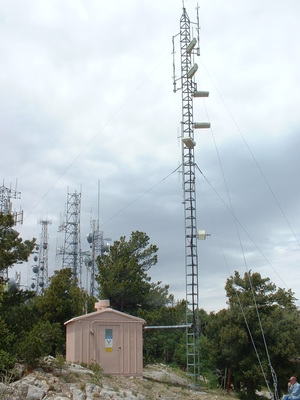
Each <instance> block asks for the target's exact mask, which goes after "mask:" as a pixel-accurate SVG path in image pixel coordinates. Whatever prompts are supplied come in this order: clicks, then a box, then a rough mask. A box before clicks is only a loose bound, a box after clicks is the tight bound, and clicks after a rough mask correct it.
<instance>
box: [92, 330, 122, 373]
mask: <svg viewBox="0 0 300 400" xmlns="http://www.w3.org/2000/svg"><path fill="white" fill-rule="evenodd" d="M97 332H98V340H97V350H98V351H97V355H98V357H97V358H98V359H97V362H98V364H99V365H100V366H101V368H102V369H103V372H104V373H107V374H119V373H120V360H121V351H122V349H121V346H120V325H99V326H98V329H97Z"/></svg>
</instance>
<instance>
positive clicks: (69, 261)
mask: <svg viewBox="0 0 300 400" xmlns="http://www.w3.org/2000/svg"><path fill="white" fill-rule="evenodd" d="M80 206H81V193H77V192H76V191H75V193H69V192H68V196H67V210H66V219H65V222H64V223H62V224H61V225H60V227H59V232H62V231H63V232H64V234H65V239H64V246H63V248H61V249H58V251H57V253H58V254H61V255H62V268H71V269H72V272H73V280H74V281H75V280H76V279H78V284H79V286H80V287H81V279H82V263H81V238H80Z"/></svg>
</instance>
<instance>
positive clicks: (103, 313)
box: [65, 308, 146, 325]
mask: <svg viewBox="0 0 300 400" xmlns="http://www.w3.org/2000/svg"><path fill="white" fill-rule="evenodd" d="M112 318H116V320H117V321H118V322H119V321H123V320H127V321H128V322H139V323H141V324H143V325H145V324H146V321H145V320H144V319H142V318H138V317H134V316H133V315H129V314H126V313H123V312H121V311H117V310H113V309H112V308H105V309H104V310H99V311H95V312H92V313H89V314H85V315H80V316H79V317H75V318H72V319H70V320H69V321H66V322H65V325H67V324H69V323H71V322H75V321H81V320H85V319H93V320H95V319H99V320H106V319H110V320H111V319H112Z"/></svg>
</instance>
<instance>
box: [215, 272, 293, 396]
mask: <svg viewBox="0 0 300 400" xmlns="http://www.w3.org/2000/svg"><path fill="white" fill-rule="evenodd" d="M225 289H226V293H227V297H228V304H229V308H228V309H227V310H221V311H220V312H219V313H217V314H215V315H214V316H212V319H211V321H210V322H209V324H208V327H207V332H208V339H209V341H210V347H211V354H212V356H213V357H214V361H215V363H216V365H217V367H218V368H219V369H222V370H225V368H226V369H227V371H229V372H230V374H232V382H233V384H234V385H235V387H236V388H238V389H239V388H241V389H245V390H247V397H248V398H253V397H255V390H257V389H259V388H260V387H261V385H264V384H266V382H265V380H264V375H265V376H266V378H267V380H268V381H269V382H272V375H271V371H270V368H269V367H270V363H271V365H272V367H273V368H274V369H275V371H276V372H277V375H278V377H279V386H281V385H284V386H285V383H283V381H282V379H283V380H284V381H286V375H287V371H290V372H292V371H294V370H293V368H294V367H293V365H292V364H291V362H290V359H291V357H293V356H295V354H299V353H300V345H299V343H298V341H296V340H295V338H296V337H299V334H300V323H299V322H300V321H299V314H298V311H297V308H296V306H295V304H294V301H295V299H294V297H293V293H292V292H291V291H290V290H288V291H285V290H284V289H281V288H279V289H278V290H277V288H276V285H274V284H273V283H271V282H270V280H269V278H262V277H261V276H260V274H259V273H253V274H252V273H251V272H249V273H245V275H244V277H241V276H240V275H239V273H238V272H235V274H234V276H231V277H230V278H229V279H227V282H226V286H225ZM257 354H258V357H259V360H260V363H259V361H258V357H257ZM269 361H270V362H269Z"/></svg>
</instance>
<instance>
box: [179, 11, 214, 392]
mask: <svg viewBox="0 0 300 400" xmlns="http://www.w3.org/2000/svg"><path fill="white" fill-rule="evenodd" d="M198 21H199V18H198V16H197V23H196V27H197V32H199V24H198ZM176 36H177V35H176ZM176 36H174V37H173V56H174V58H173V72H174V82H173V88H174V89H173V90H174V92H176V91H177V88H176V82H177V79H176V75H175V68H174V65H175V50H174V38H175V37H176ZM179 36H180V55H181V75H180V78H178V80H179V79H180V82H181V93H182V121H181V151H182V189H183V203H184V219H185V271H186V325H187V328H186V329H187V330H186V348H187V375H188V384H190V383H191V382H192V385H193V387H194V388H195V389H196V388H198V387H200V354H199V329H200V328H199V304H198V303H199V289H198V254H197V239H199V238H205V237H206V235H205V234H204V235H202V236H199V235H198V232H197V221H196V189H195V165H196V163H195V156H194V147H195V145H196V143H195V140H194V130H195V129H201V128H209V127H210V124H209V123H199V122H194V115H193V101H194V97H207V96H208V92H200V91H197V85H196V83H195V80H194V76H195V74H196V72H197V69H198V66H197V64H196V63H194V62H193V61H194V55H195V54H196V55H197V54H199V48H196V45H197V39H196V38H191V22H190V19H189V17H188V14H187V12H186V9H185V8H184V7H183V12H182V15H181V18H180V33H179Z"/></svg>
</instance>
